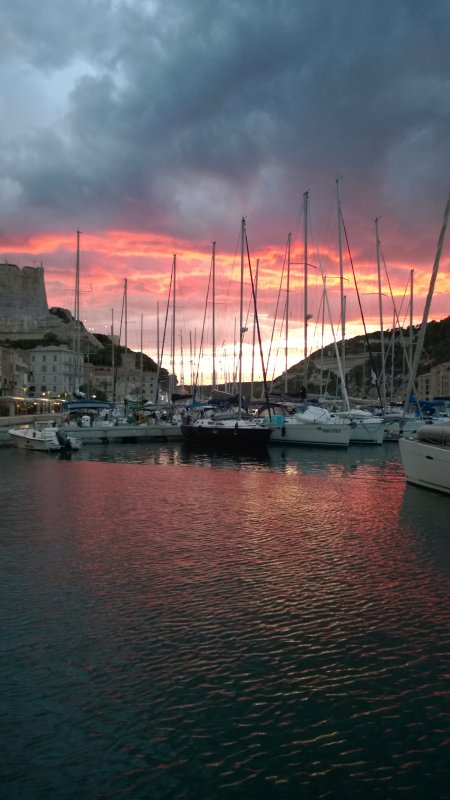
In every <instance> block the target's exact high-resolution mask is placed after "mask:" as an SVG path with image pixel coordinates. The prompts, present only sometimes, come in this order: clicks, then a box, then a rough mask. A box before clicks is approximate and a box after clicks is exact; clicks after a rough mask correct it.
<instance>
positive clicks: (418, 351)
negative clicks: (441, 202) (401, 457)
mask: <svg viewBox="0 0 450 800" xmlns="http://www.w3.org/2000/svg"><path fill="white" fill-rule="evenodd" d="M449 213H450V196H449V198H448V200H447V205H446V207H445V211H444V219H443V222H442V228H441V232H440V234H439V240H438V245H437V250H436V256H435V259H434V265H433V271H432V273H431V280H430V286H429V289H428V295H427V299H426V303H425V308H424V311H423V317H422V324H421V326H420V330H419V337H418V340H417V345H416V352H415V353H414V362H413V365H412V367H411V372H410V375H409V379H408V386H407V389H406V397H405V402H404V412H405V413H406V412H407V410H408V405H409V397H410V394H411V390H412V388H413V386H414V381H415V379H416V374H417V369H418V366H419V362H420V359H421V356H422V349H423V343H424V340H425V331H426V327H427V322H428V314H429V313H430V307H431V300H432V299H433V292H434V285H435V283H436V278H437V274H438V271H439V262H440V260H441V253H442V248H443V245H444V238H445V231H446V230H447V223H448V215H449Z"/></svg>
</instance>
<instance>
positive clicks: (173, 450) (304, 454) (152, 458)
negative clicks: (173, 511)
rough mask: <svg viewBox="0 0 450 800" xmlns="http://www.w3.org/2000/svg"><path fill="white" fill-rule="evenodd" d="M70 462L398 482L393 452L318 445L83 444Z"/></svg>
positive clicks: (399, 471) (399, 474)
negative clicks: (240, 448)
mask: <svg viewBox="0 0 450 800" xmlns="http://www.w3.org/2000/svg"><path fill="white" fill-rule="evenodd" d="M73 458H74V459H77V460H81V461H108V462H116V463H124V464H125V463H133V464H155V465H156V464H160V465H166V466H168V465H190V466H197V467H209V468H212V469H237V470H245V471H246V470H257V471H270V472H282V473H285V474H288V475H316V476H318V477H323V478H326V477H332V476H334V477H345V476H346V475H355V476H357V475H358V474H360V473H361V474H364V475H367V474H368V473H369V472H374V473H382V474H383V475H385V476H389V477H390V478H391V479H399V480H403V471H402V469H401V465H400V461H399V454H398V448H394V449H393V448H392V447H391V446H388V447H383V446H382V447H370V446H369V447H363V446H362V447H358V446H355V447H353V446H352V447H349V448H348V449H347V450H337V449H336V450H333V449H324V448H318V447H308V448H305V447H284V446H270V447H268V448H267V449H266V450H264V451H259V452H258V453H254V454H251V455H247V454H243V453H238V452H235V451H232V450H231V451H229V452H225V451H224V450H222V449H221V450H212V449H210V448H208V449H205V450H202V449H201V448H200V447H198V446H196V447H192V446H191V445H189V444H186V443H184V442H177V443H158V444H156V443H155V444H143V443H141V444H139V443H138V444H126V445H125V444H124V445H114V446H111V445H91V446H89V445H85V446H84V447H83V448H82V450H81V451H80V452H79V453H76V454H74V456H73Z"/></svg>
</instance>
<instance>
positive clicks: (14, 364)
mask: <svg viewBox="0 0 450 800" xmlns="http://www.w3.org/2000/svg"><path fill="white" fill-rule="evenodd" d="M28 371H29V353H28V351H27V350H20V349H12V348H10V347H0V395H15V396H16V397H24V396H25V395H26V393H27V389H28Z"/></svg>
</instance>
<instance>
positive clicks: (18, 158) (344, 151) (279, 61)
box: [1, 0, 450, 248]
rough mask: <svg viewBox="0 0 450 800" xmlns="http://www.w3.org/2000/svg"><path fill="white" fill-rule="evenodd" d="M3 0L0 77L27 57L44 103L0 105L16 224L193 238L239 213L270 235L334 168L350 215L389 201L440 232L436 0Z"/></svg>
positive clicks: (328, 189)
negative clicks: (39, 112) (38, 108)
mask: <svg viewBox="0 0 450 800" xmlns="http://www.w3.org/2000/svg"><path fill="white" fill-rule="evenodd" d="M1 6H2V7H3V8H2V17H3V27H4V42H6V48H7V51H8V56H6V55H5V50H4V51H3V56H2V70H3V72H4V76H5V80H8V79H12V77H13V75H14V74H15V73H16V74H17V73H21V74H22V75H23V73H24V72H25V73H26V74H27V75H29V78H30V95H31V93H32V91H34V90H35V84H32V82H31V81H32V79H33V80H34V81H37V82H38V83H39V86H40V87H41V90H42V93H43V96H44V101H45V113H44V114H43V121H40V119H39V117H36V115H34V116H33V118H32V119H30V120H29V124H28V125H26V126H24V125H23V120H21V124H20V125H16V124H15V116H16V109H17V107H18V106H16V104H15V102H14V98H11V102H10V104H9V107H8V108H5V110H4V120H6V119H7V121H8V125H7V126H4V128H3V132H2V139H3V147H2V153H3V155H2V156H1V163H2V176H3V181H4V183H3V190H2V198H3V202H2V205H3V208H4V213H5V214H7V217H8V221H9V223H10V224H12V225H22V224H24V221H25V224H26V220H27V219H28V220H29V224H31V225H33V224H39V225H43V224H44V221H45V218H46V216H47V219H48V225H49V226H51V225H54V224H55V223H58V222H59V223H60V224H66V225H67V224H70V225H72V226H73V224H74V220H75V219H76V220H77V222H76V224H84V225H86V224H89V225H91V226H92V227H95V226H96V225H97V226H101V227H108V226H109V225H112V226H126V225H128V226H135V227H141V228H144V229H145V228H146V227H152V228H153V229H160V230H162V231H165V232H171V233H173V234H176V235H180V236H186V235H191V236H193V237H194V238H195V237H197V238H198V239H199V240H200V239H202V238H205V237H206V238H207V239H209V238H211V237H212V236H213V235H214V236H215V235H216V231H217V235H220V233H221V232H223V231H226V230H228V231H230V230H232V231H233V234H234V232H235V229H236V228H237V227H238V224H239V217H240V215H241V214H242V213H245V214H247V215H248V216H249V217H251V218H252V219H253V220H254V225H256V226H258V227H259V228H260V231H259V236H260V237H262V236H263V234H264V235H265V236H266V237H270V236H271V235H272V236H277V237H278V238H279V236H280V234H282V235H283V236H284V234H285V232H286V231H287V230H288V227H289V226H290V225H291V221H292V220H293V219H295V218H296V215H298V209H299V205H300V202H301V196H302V192H303V190H304V189H306V188H307V189H310V190H311V194H312V197H313V198H314V196H315V195H316V196H319V197H320V198H321V199H322V201H323V199H324V198H326V204H329V201H330V198H331V197H332V195H333V193H334V184H335V178H336V176H337V175H343V176H344V181H343V195H344V197H345V202H346V203H347V205H348V206H349V207H350V209H351V216H352V220H353V222H354V225H355V226H356V225H357V224H360V225H362V224H367V226H368V228H369V227H370V226H371V225H372V223H373V218H374V216H375V215H376V214H379V213H382V214H383V216H384V217H385V218H386V219H392V220H395V219H397V220H398V219H399V218H400V219H401V222H400V221H399V222H397V223H395V222H394V221H393V222H392V225H393V228H395V226H396V225H397V226H398V228H399V229H401V230H402V231H403V234H405V233H407V230H408V226H409V225H410V226H411V231H414V229H415V226H417V225H418V224H419V220H420V218H421V216H422V217H423V220H424V226H425V224H426V223H427V222H428V223H429V222H430V221H431V222H433V221H434V222H435V227H434V228H433V231H432V232H434V230H437V227H438V225H439V223H440V215H441V209H442V207H443V204H444V202H445V199H446V196H447V192H448V189H449V185H450V181H449V178H450V169H449V161H450V159H449V141H450V136H449V134H450V102H449V100H450V92H449V90H450V55H449V48H448V34H449V31H450V6H449V5H448V3H447V2H440V0H433V2H432V3H429V4H424V3H423V2H419V1H418V0H417V1H415V0H397V2H395V3H392V2H391V0H378V1H377V2H371V1H370V0H365V2H358V0H341V1H340V2H339V3H335V2H333V0H316V1H315V2H306V0H304V1H303V2H300V1H299V2H296V1H295V0H291V1H290V2H283V0H278V1H277V2H271V0H246V1H245V2H233V0H226V1H225V0H224V2H218V1H217V0H209V1H207V0H190V2H189V3H188V2H185V0H164V2H162V0H159V1H157V0H155V1H154V2H142V1H140V2H137V0H136V2H128V3H122V2H106V1H105V2H103V0H96V2H93V1H92V2H87V1H86V0H77V2H75V3H72V4H66V3H62V2H56V0H53V1H52V0H46V1H45V2H41V3H40V5H39V8H40V14H39V15H37V14H34V13H33V9H34V4H32V3H31V1H30V0H28V2H24V1H23V0H22V2H18V1H17V0H16V2H15V3H14V4H10V3H9V2H6V1H4V2H2V3H1ZM46 87H47V88H46ZM25 91H26V86H25ZM8 211H9V212H10V213H8ZM424 229H425V227H424ZM424 238H425V241H424V245H427V246H428V244H429V242H428V239H427V235H426V234H424ZM259 243H261V244H262V242H259ZM370 247H371V248H373V245H372V244H371V245H370Z"/></svg>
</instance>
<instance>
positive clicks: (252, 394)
mask: <svg viewBox="0 0 450 800" xmlns="http://www.w3.org/2000/svg"><path fill="white" fill-rule="evenodd" d="M258 275H259V258H257V259H256V275H255V306H256V302H257V297H258ZM255 336H256V314H254V315H253V341H252V381H251V391H250V399H251V400H253V397H254V390H253V381H254V377H255Z"/></svg>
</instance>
